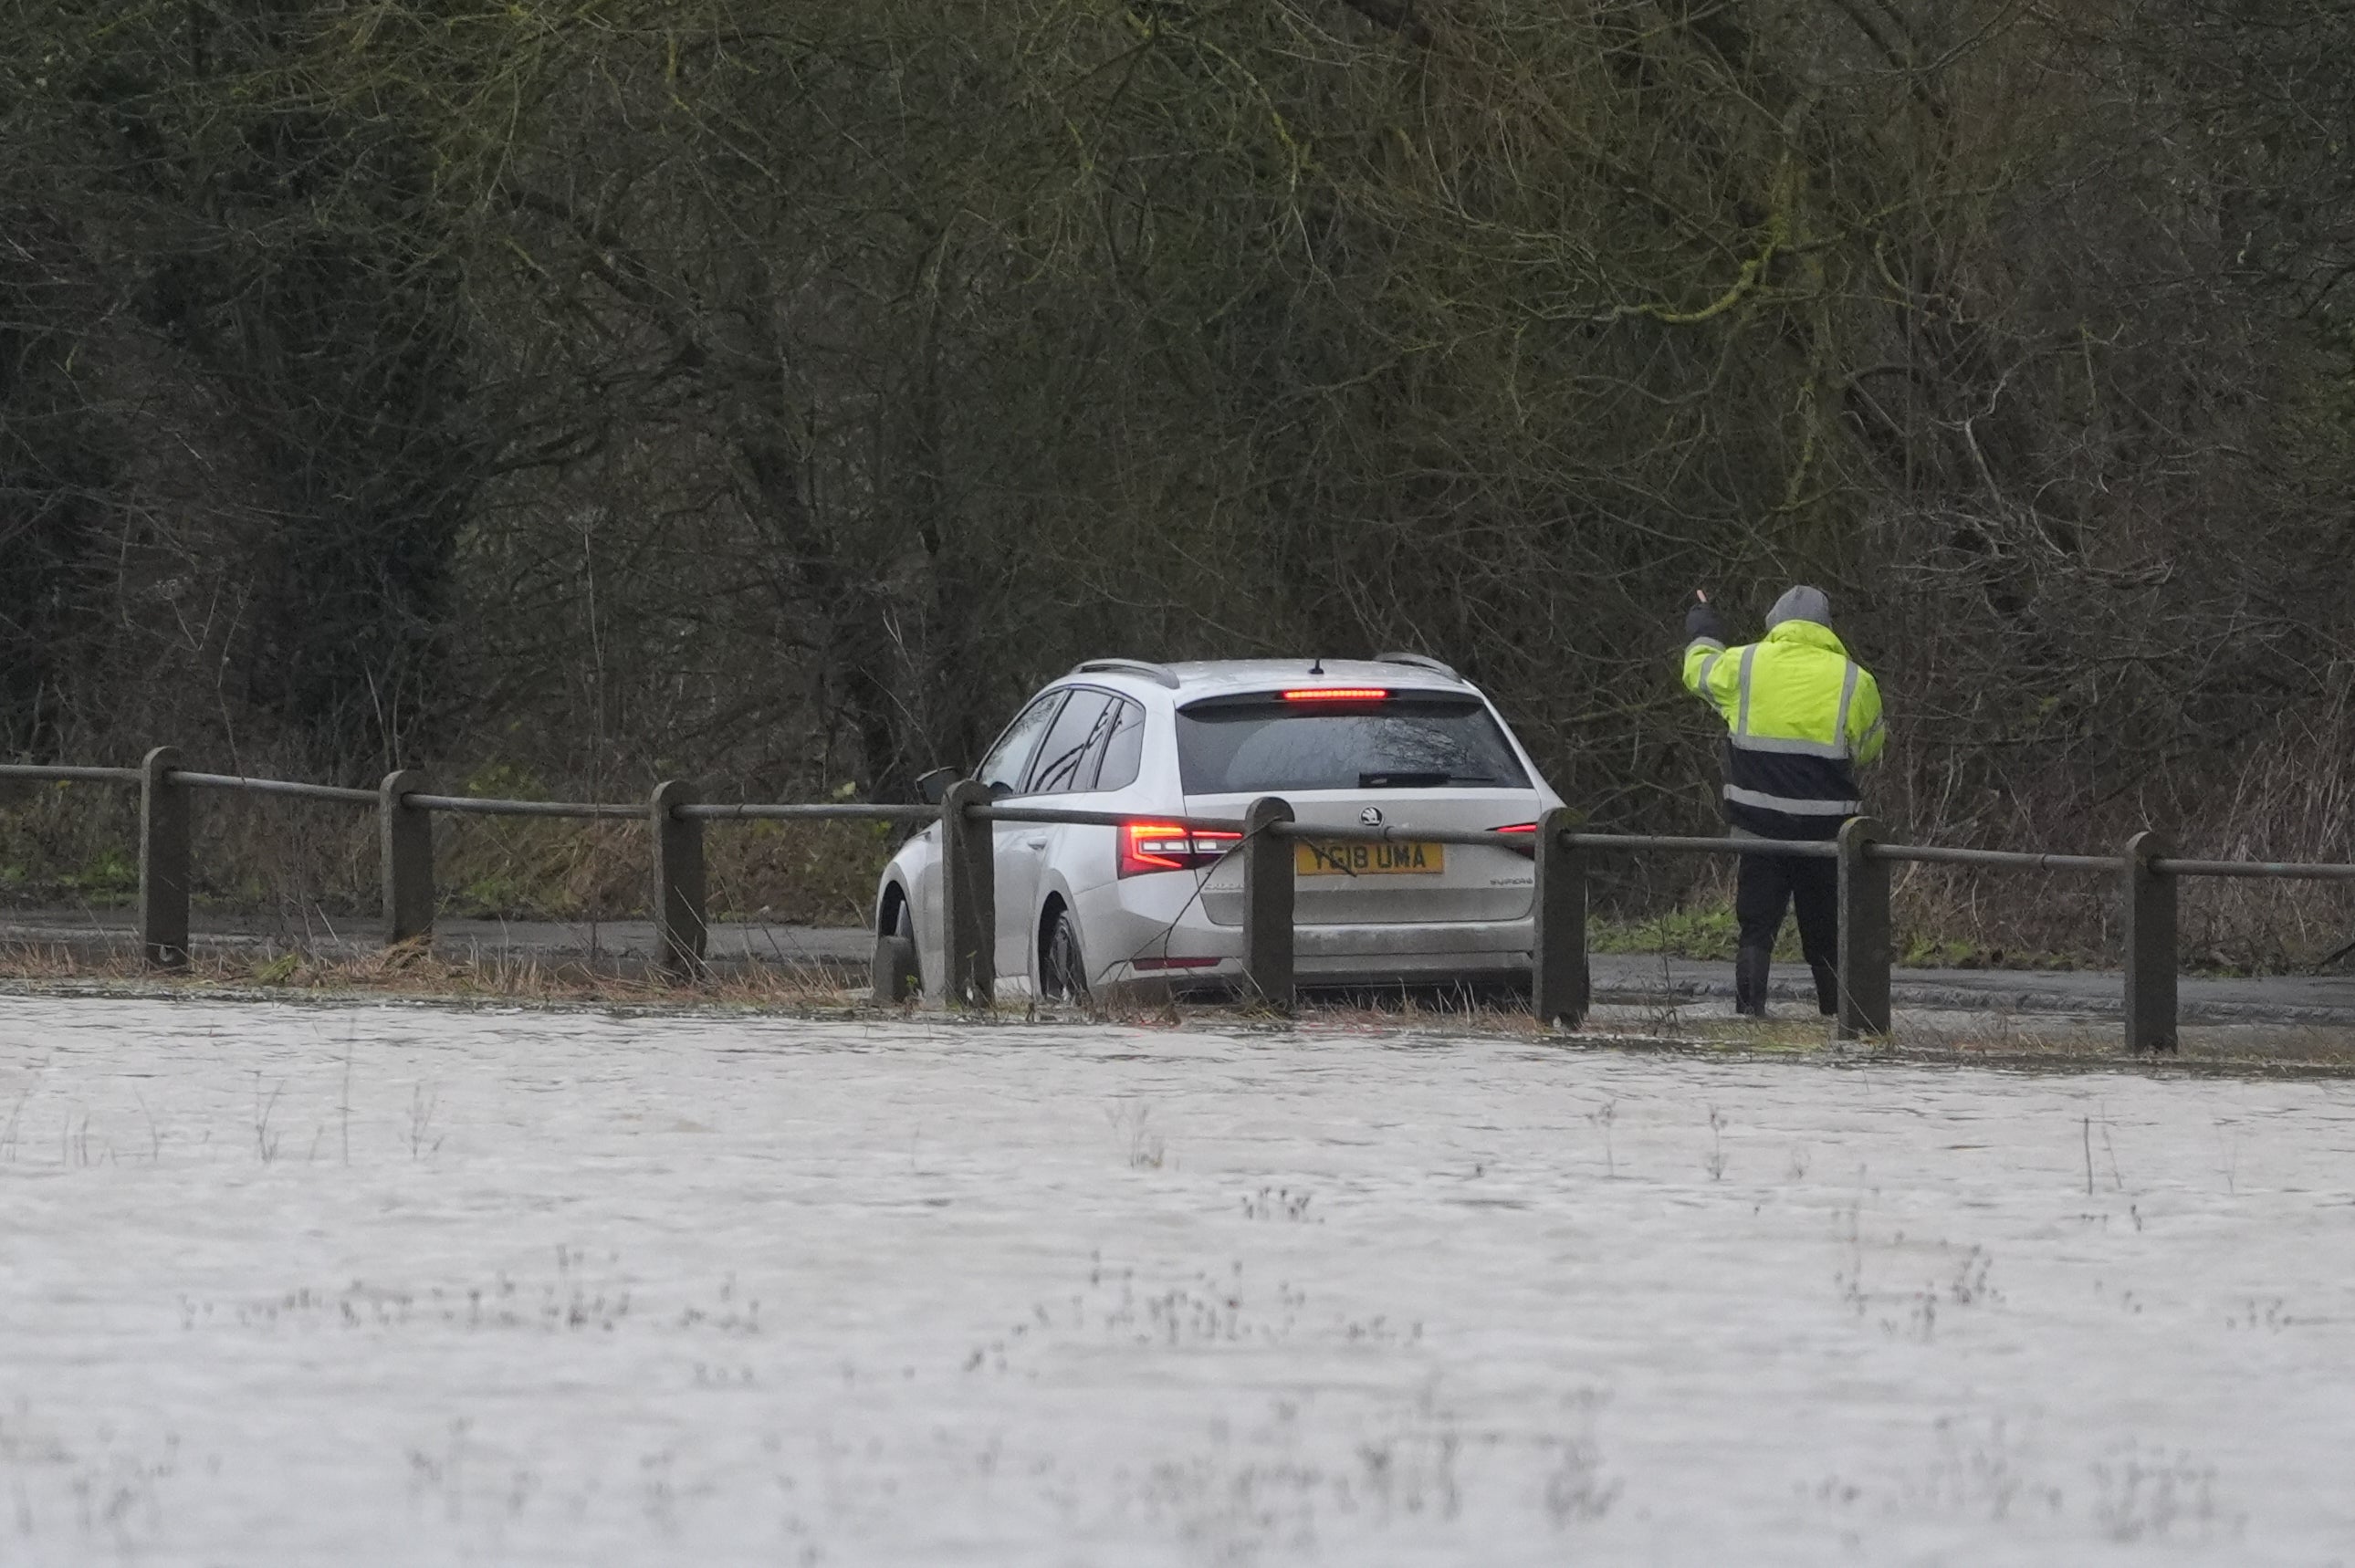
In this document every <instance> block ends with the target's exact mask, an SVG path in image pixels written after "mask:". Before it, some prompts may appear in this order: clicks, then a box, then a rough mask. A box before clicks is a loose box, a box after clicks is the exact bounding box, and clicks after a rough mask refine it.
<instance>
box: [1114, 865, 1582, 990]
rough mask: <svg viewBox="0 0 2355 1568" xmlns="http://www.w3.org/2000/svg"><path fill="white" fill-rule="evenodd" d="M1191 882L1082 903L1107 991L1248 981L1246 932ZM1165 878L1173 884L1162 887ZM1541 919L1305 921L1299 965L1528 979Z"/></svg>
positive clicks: (1439, 977) (1327, 979)
mask: <svg viewBox="0 0 2355 1568" xmlns="http://www.w3.org/2000/svg"><path fill="white" fill-rule="evenodd" d="M1190 880H1191V879H1188V878H1135V879H1132V880H1130V881H1129V882H1127V883H1125V884H1118V885H1115V886H1113V887H1109V888H1102V889H1097V890H1094V891H1093V892H1092V894H1090V895H1085V896H1083V897H1082V899H1081V901H1080V906H1081V907H1080V913H1081V918H1082V933H1083V940H1084V941H1086V942H1087V944H1088V948H1089V951H1088V953H1087V955H1086V956H1087V964H1088V969H1089V972H1090V975H1091V978H1092V984H1094V985H1095V986H1096V987H1098V988H1103V987H1128V986H1130V985H1132V984H1139V983H1150V984H1154V985H1161V986H1167V987H1170V988H1173V989H1177V990H1181V991H1184V990H1197V989H1201V990H1220V989H1227V990H1231V989H1233V988H1234V987H1235V986H1236V985H1237V984H1238V983H1240V982H1241V979H1242V973H1243V967H1242V953H1243V933H1242V931H1241V927H1239V926H1232V925H1220V924H1216V923H1213V922H1211V921H1210V919H1209V917H1208V915H1207V914H1205V913H1204V912H1203V910H1202V907H1201V904H1200V901H1199V900H1196V899H1192V898H1190V897H1188V893H1189V892H1190V891H1191V890H1190V888H1189V887H1188V886H1186V885H1185V884H1187V883H1189V882H1190ZM1156 882H1160V883H1164V884H1166V885H1164V886H1159V887H1156V886H1153V885H1152V884H1154V883H1156ZM1536 927H1537V923H1536V921H1535V920H1534V919H1532V918H1530V917H1529V916H1523V917H1522V918H1520V919H1518V920H1501V921H1448V922H1433V923H1423V924H1412V925H1409V924H1380V925H1331V924H1302V925H1298V926H1295V928H1294V931H1293V969H1294V973H1295V976H1297V978H1298V980H1299V982H1300V983H1301V984H1303V985H1306V986H1336V987H1382V986H1400V985H1404V986H1447V985H1454V984H1457V983H1460V982H1486V981H1508V982H1518V981H1526V980H1527V978H1528V976H1529V955H1530V951H1531V948H1532V947H1533V945H1534V944H1535V940H1536Z"/></svg>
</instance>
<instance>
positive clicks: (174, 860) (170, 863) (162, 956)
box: [139, 746, 188, 969]
mask: <svg viewBox="0 0 2355 1568" xmlns="http://www.w3.org/2000/svg"><path fill="white" fill-rule="evenodd" d="M179 765H180V753H179V752H178V751H177V750H176V748H174V747H171V746H158V747H156V748H155V750H154V751H152V752H148V753H147V755H146V757H145V758H144V759H143V760H142V761H141V763H140V764H139V950H140V952H141V953H142V954H144V955H145V957H146V960H147V962H148V964H149V965H152V966H154V967H155V968H158V969H185V968H186V967H187V964H188V791H187V786H186V785H185V784H174V783H173V782H172V778H171V773H172V770H173V769H174V768H176V767H178V766H179Z"/></svg>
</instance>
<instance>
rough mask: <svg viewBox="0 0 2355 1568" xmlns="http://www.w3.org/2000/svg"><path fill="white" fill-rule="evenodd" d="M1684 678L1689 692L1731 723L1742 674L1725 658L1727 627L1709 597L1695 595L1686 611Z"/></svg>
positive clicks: (1734, 663)
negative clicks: (1720, 619) (1690, 606)
mask: <svg viewBox="0 0 2355 1568" xmlns="http://www.w3.org/2000/svg"><path fill="white" fill-rule="evenodd" d="M1684 677H1685V689H1686V690H1687V691H1689V692H1691V693H1692V694H1693V695H1694V696H1696V697H1698V698H1700V699H1701V700H1702V701H1704V702H1706V703H1708V704H1709V705H1710V707H1711V708H1713V709H1716V710H1717V712H1718V715H1719V717H1721V718H1724V719H1725V720H1726V721H1727V722H1728V723H1731V722H1732V718H1731V715H1732V712H1733V707H1734V703H1735V701H1736V700H1737V699H1738V696H1739V692H1740V688H1741V683H1742V671H1741V667H1740V666H1739V664H1738V662H1737V661H1736V660H1734V659H1732V658H1729V657H1727V656H1726V652H1725V627H1724V624H1722V623H1721V622H1720V621H1719V620H1718V618H1717V610H1716V608H1715V606H1713V605H1711V604H1710V602H1709V598H1708V595H1706V594H1698V595H1696V596H1695V603H1694V604H1693V607H1692V608H1691V609H1689V610H1688V611H1686V612H1685V659H1684Z"/></svg>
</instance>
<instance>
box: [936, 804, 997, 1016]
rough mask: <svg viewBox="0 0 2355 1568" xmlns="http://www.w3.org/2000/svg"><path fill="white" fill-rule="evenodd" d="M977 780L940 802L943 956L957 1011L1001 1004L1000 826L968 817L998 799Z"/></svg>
mask: <svg viewBox="0 0 2355 1568" xmlns="http://www.w3.org/2000/svg"><path fill="white" fill-rule="evenodd" d="M996 798H997V797H996V795H992V794H990V793H989V786H988V785H987V784H983V783H981V782H980V781H979V780H977V779H959V780H958V781H957V782H956V783H954V784H951V785H949V790H948V794H946V795H943V796H942V797H941V919H942V925H943V931H942V933H941V935H942V943H941V951H942V952H943V954H944V955H946V958H947V965H946V967H947V970H948V975H947V985H948V988H947V990H946V992H945V993H944V994H943V998H942V999H943V1000H944V1001H945V1002H947V1003H948V1005H949V1006H951V1007H953V1008H966V1007H972V1008H987V1007H992V1006H995V1005H996V1000H997V824H996V823H994V822H986V821H980V820H976V819H975V818H974V817H971V816H966V815H965V813H966V811H967V809H968V808H970V807H972V806H976V805H991V804H992V803H994V802H995V801H996Z"/></svg>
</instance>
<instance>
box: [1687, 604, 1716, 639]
mask: <svg viewBox="0 0 2355 1568" xmlns="http://www.w3.org/2000/svg"><path fill="white" fill-rule="evenodd" d="M1704 637H1705V638H1707V639H1709V640H1710V641H1711V642H1717V643H1721V642H1723V641H1725V624H1724V623H1723V622H1721V621H1720V620H1719V619H1718V618H1717V606H1715V605H1713V604H1711V603H1710V602H1709V601H1708V600H1706V599H1704V600H1701V601H1700V602H1699V603H1696V604H1694V605H1693V607H1692V608H1691V609H1689V610H1688V611H1686V612H1685V641H1686V642H1689V643H1692V642H1699V641H1700V640H1701V639H1702V638H1704Z"/></svg>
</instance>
